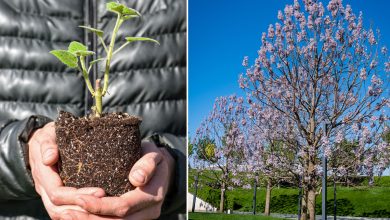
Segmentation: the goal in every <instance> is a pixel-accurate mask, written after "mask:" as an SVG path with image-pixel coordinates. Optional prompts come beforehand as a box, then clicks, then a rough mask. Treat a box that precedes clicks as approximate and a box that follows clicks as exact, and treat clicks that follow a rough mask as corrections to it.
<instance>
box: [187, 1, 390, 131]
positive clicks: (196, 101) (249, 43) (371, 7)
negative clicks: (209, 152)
mask: <svg viewBox="0 0 390 220" xmlns="http://www.w3.org/2000/svg"><path fill="white" fill-rule="evenodd" d="M343 2H344V3H347V4H350V5H351V6H352V9H353V11H354V12H355V13H356V14H358V11H362V12H363V17H364V22H365V25H366V27H367V26H369V25H373V27H375V28H379V29H380V30H381V42H382V43H384V44H386V45H387V46H388V47H390V22H389V21H390V1H388V0H371V1H367V0H349V1H346V0H344V1H343ZM292 3H293V0H272V1H271V0H268V1H266V0H240V1H233V0H189V5H188V11H189V16H188V31H189V35H188V36H189V37H188V38H189V40H188V59H189V64H188V74H189V78H188V82H189V85H188V87H189V88H188V90H189V98H188V100H189V102H188V123H189V124H188V126H189V135H190V137H192V136H193V135H194V134H195V131H196V129H197V127H198V126H199V124H200V122H201V121H202V120H203V119H204V118H205V117H206V116H207V114H208V113H209V112H210V110H211V109H212V106H213V102H214V100H215V98H216V97H219V96H225V95H230V94H233V93H236V94H240V93H241V90H240V89H239V87H238V83H237V79H238V75H239V74H240V73H241V72H242V71H243V70H244V69H243V67H242V66H241V62H242V58H243V57H244V56H249V60H250V61H251V62H253V60H254V58H255V57H256V55H257V50H258V49H259V47H260V38H261V33H262V32H264V31H266V30H267V29H268V25H269V24H271V23H275V22H276V21H277V19H276V15H277V11H278V10H282V9H283V8H284V6H285V5H286V4H292ZM323 3H324V5H325V6H326V5H327V4H328V1H327V0H326V1H325V0H324V1H323Z"/></svg>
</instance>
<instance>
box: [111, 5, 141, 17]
mask: <svg viewBox="0 0 390 220" xmlns="http://www.w3.org/2000/svg"><path fill="white" fill-rule="evenodd" d="M106 7H107V10H108V11H111V12H115V13H118V14H120V15H123V16H127V15H131V16H136V17H140V16H141V14H140V13H139V12H138V11H136V10H134V9H132V8H129V7H126V6H125V5H124V4H120V3H117V2H109V3H107V4H106Z"/></svg>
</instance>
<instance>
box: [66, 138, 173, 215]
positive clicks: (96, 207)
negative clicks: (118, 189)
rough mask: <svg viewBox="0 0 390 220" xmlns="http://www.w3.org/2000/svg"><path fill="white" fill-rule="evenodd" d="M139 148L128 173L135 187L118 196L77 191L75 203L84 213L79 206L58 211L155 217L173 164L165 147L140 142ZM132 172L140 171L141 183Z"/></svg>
mask: <svg viewBox="0 0 390 220" xmlns="http://www.w3.org/2000/svg"><path fill="white" fill-rule="evenodd" d="M142 150H143V157H142V158H141V159H140V160H139V161H138V162H137V163H136V164H135V165H134V167H133V168H132V170H131V172H130V175H129V179H130V181H131V183H132V184H133V185H134V186H136V187H137V188H136V189H135V190H132V191H130V192H127V193H125V194H123V195H122V196H120V197H96V196H91V195H77V199H76V200H75V204H76V205H78V206H80V207H82V208H83V209H84V210H86V211H88V213H87V212H83V211H80V210H66V211H64V212H63V213H62V215H63V216H66V217H67V218H69V219H118V217H119V219H156V218H158V217H159V216H160V213H161V206H162V203H163V200H164V198H165V195H166V193H167V191H168V188H169V185H170V182H171V179H172V176H173V173H174V166H175V164H174V160H173V158H172V156H171V155H170V154H169V152H168V151H167V150H166V149H164V148H157V147H156V145H154V144H153V143H148V142H146V143H142ZM134 173H143V174H144V178H143V179H144V181H143V183H141V182H142V180H141V181H140V180H137V179H138V177H135V178H134V177H133V174H134ZM136 176H139V175H138V174H137V175H136ZM141 179H142V178H141ZM112 217H114V218H112Z"/></svg>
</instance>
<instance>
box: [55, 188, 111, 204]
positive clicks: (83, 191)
mask: <svg viewBox="0 0 390 220" xmlns="http://www.w3.org/2000/svg"><path fill="white" fill-rule="evenodd" d="M48 195H49V199H50V201H51V202H52V203H53V204H54V205H57V206H59V205H75V204H76V198H77V196H78V195H90V196H94V197H97V198H101V197H103V196H105V193H104V190H103V189H101V188H97V187H87V188H80V189H76V188H73V187H58V188H56V189H53V190H52V191H49V192H48Z"/></svg>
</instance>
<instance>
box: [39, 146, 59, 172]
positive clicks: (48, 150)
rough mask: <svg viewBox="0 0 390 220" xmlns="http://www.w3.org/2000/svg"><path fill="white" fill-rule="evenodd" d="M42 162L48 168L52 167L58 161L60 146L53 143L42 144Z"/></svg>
mask: <svg viewBox="0 0 390 220" xmlns="http://www.w3.org/2000/svg"><path fill="white" fill-rule="evenodd" d="M41 154H42V162H43V164H45V165H46V166H51V165H53V164H55V163H57V161H58V156H59V155H58V146H57V144H56V143H54V142H51V141H44V142H43V143H41Z"/></svg>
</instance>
